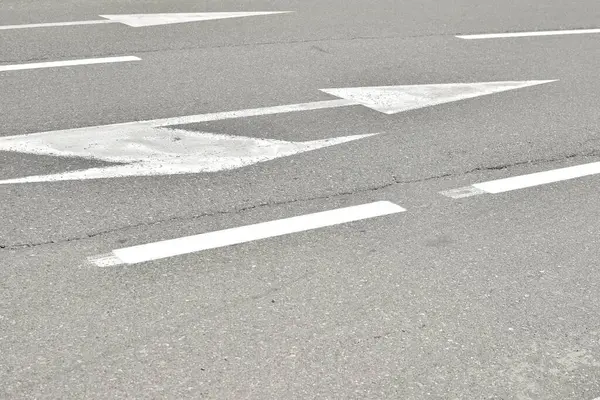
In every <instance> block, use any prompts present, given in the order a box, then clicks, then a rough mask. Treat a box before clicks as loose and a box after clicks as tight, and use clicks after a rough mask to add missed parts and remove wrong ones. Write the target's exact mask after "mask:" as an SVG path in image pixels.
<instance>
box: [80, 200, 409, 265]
mask: <svg viewBox="0 0 600 400" xmlns="http://www.w3.org/2000/svg"><path fill="white" fill-rule="evenodd" d="M404 211H406V209H404V208H402V207H400V206H399V205H397V204H394V203H392V202H389V201H378V202H374V203H368V204H362V205H358V206H352V207H345V208H338V209H335V210H329V211H323V212H318V213H314V214H306V215H300V216H297V217H292V218H284V219H279V220H274V221H269V222H262V223H258V224H253V225H246V226H241V227H237V228H231V229H225V230H221V231H214V232H208V233H203V234H200V235H194V236H187V237H182V238H178V239H171V240H164V241H160V242H155V243H148V244H143V245H139V246H133V247H127V248H122V249H117V250H113V251H112V252H111V253H109V254H103V255H100V256H95V257H89V258H88V262H90V263H91V264H93V265H95V266H97V267H110V266H116V265H123V264H129V265H131V264H139V263H142V262H147V261H152V260H160V259H163V258H168V257H174V256H178V255H183V254H189V253H196V252H200V251H203V250H209V249H216V248H219V247H226V246H231V245H235V244H241V243H247V242H252V241H256V240H261V239H266V238H271V237H276V236H283V235H288V234H291V233H298V232H304V231H309V230H314V229H318V228H324V227H328V226H334V225H339V224H344V223H348V222H353V221H359V220H363V219H370V218H375V217H381V216H385V215H390V214H397V213H401V212H404Z"/></svg>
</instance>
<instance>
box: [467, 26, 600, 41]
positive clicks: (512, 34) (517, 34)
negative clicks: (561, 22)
mask: <svg viewBox="0 0 600 400" xmlns="http://www.w3.org/2000/svg"><path fill="white" fill-rule="evenodd" d="M590 33H600V29H597V28H593V29H571V30H560V31H537V32H535V31H533V32H508V33H482V34H476V35H458V36H456V37H457V38H459V39H467V40H476V39H505V38H516V37H529V36H558V35H584V34H590Z"/></svg>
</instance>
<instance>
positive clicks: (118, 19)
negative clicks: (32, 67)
mask: <svg viewBox="0 0 600 400" xmlns="http://www.w3.org/2000/svg"><path fill="white" fill-rule="evenodd" d="M290 12H292V11H254V12H204V13H169V14H121V15H100V17H102V18H105V19H100V20H90V21H68V22H49V23H41V24H22V25H3V26H0V30H12V29H31V28H52V27H57V26H75V25H97V24H115V23H119V24H125V25H127V26H131V27H134V28H139V27H144V26H156V25H168V24H180V23H184V22H196V21H209V20H216V19H227V18H241V17H255V16H258V15H272V14H285V13H290Z"/></svg>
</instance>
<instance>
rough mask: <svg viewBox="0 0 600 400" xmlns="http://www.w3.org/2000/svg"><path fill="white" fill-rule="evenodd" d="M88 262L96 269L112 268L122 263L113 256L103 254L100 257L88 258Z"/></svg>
mask: <svg viewBox="0 0 600 400" xmlns="http://www.w3.org/2000/svg"><path fill="white" fill-rule="evenodd" d="M88 261H89V262H90V263H91V264H93V265H95V266H97V267H112V266H115V265H121V264H123V261H121V260H120V259H119V257H117V256H115V255H114V254H112V253H110V254H103V255H101V256H96V257H89V258H88Z"/></svg>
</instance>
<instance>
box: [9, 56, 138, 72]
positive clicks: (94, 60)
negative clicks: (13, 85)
mask: <svg viewBox="0 0 600 400" xmlns="http://www.w3.org/2000/svg"><path fill="white" fill-rule="evenodd" d="M128 61H141V58H138V57H134V56H125V57H105V58H86V59H82V60H65V61H50V62H42V63H29V64H14V65H0V72H6V71H20V70H25V69H40V68H58V67H72V66H76V65H92V64H110V63H120V62H128Z"/></svg>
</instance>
